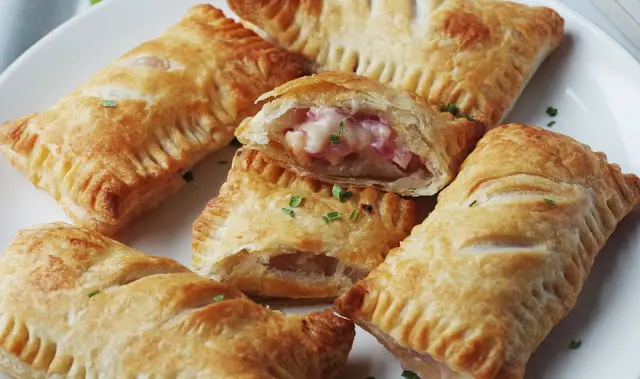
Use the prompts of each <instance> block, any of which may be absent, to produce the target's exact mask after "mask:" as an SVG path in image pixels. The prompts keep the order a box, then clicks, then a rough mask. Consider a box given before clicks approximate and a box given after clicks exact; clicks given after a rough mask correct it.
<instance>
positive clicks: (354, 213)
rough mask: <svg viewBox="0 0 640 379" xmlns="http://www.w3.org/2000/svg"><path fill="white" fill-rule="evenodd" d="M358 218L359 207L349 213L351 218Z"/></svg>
mask: <svg viewBox="0 0 640 379" xmlns="http://www.w3.org/2000/svg"><path fill="white" fill-rule="evenodd" d="M357 218H358V208H353V211H351V214H350V215H349V220H351V221H355V220H356V219H357Z"/></svg>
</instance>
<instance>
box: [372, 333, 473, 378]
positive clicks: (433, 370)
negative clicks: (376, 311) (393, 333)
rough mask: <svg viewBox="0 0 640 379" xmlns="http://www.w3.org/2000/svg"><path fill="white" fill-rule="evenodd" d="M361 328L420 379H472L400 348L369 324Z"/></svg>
mask: <svg viewBox="0 0 640 379" xmlns="http://www.w3.org/2000/svg"><path fill="white" fill-rule="evenodd" d="M363 326H364V328H365V329H366V330H368V331H369V332H370V333H371V334H373V335H374V337H376V338H377V339H378V341H380V342H381V343H382V344H383V345H384V346H385V347H386V348H387V349H388V350H389V351H391V353H393V355H395V356H396V357H397V358H398V359H399V360H400V362H402V367H403V368H404V369H405V370H409V371H412V372H414V373H416V374H417V375H418V376H419V377H420V378H422V379H472V377H471V376H470V375H468V374H463V373H460V372H457V371H454V370H452V369H450V368H449V367H448V366H447V365H445V364H444V363H441V362H438V361H436V360H435V359H433V358H432V357H431V356H430V355H429V354H421V353H418V352H416V351H415V350H411V349H407V348H405V347H402V346H400V345H399V344H398V343H397V342H396V341H395V340H394V339H393V338H391V337H389V336H387V335H385V334H384V333H382V332H381V331H380V330H379V329H378V328H376V327H374V326H372V325H371V324H369V323H365V325H363Z"/></svg>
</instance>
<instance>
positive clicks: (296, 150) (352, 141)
mask: <svg viewBox="0 0 640 379" xmlns="http://www.w3.org/2000/svg"><path fill="white" fill-rule="evenodd" d="M284 133H285V134H284V137H285V138H284V139H285V142H286V145H287V146H286V147H287V148H288V149H289V150H290V151H291V153H292V154H293V156H294V157H296V159H297V160H298V161H299V162H300V163H301V164H303V165H309V164H310V163H311V160H312V159H321V160H325V161H327V162H329V164H330V165H332V166H336V165H338V164H341V163H343V162H344V161H345V160H346V159H347V157H349V156H353V155H358V157H359V159H364V160H368V161H371V162H373V161H375V164H376V165H377V166H380V162H381V161H384V162H388V163H393V164H394V165H395V168H396V169H398V170H399V171H400V172H404V171H406V170H409V171H416V166H422V167H424V164H425V161H424V159H421V158H420V157H418V156H417V155H415V154H413V153H412V152H411V151H409V149H407V148H406V147H405V146H404V145H403V144H402V142H401V141H400V140H399V139H398V138H397V135H396V133H395V132H394V131H393V129H391V127H389V125H388V124H387V123H386V122H385V121H384V120H382V119H381V118H379V117H377V116H370V115H362V114H355V115H352V114H349V113H347V112H346V111H345V110H342V109H337V108H330V107H314V108H308V109H307V111H306V114H305V115H304V117H303V119H302V121H301V122H300V123H298V124H297V125H290V126H289V127H287V128H285V129H284ZM410 166H411V167H410ZM388 171H389V170H388ZM398 175H400V176H401V174H398V173H395V175H394V176H398Z"/></svg>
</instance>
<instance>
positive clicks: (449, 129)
mask: <svg viewBox="0 0 640 379" xmlns="http://www.w3.org/2000/svg"><path fill="white" fill-rule="evenodd" d="M259 100H261V101H269V102H268V103H267V104H265V105H264V107H263V108H262V110H260V112H258V114H256V115H255V116H254V117H250V118H247V119H245V120H244V121H243V122H242V124H241V125H240V126H239V127H238V129H237V130H236V136H237V137H238V139H239V140H240V141H241V142H243V143H244V144H245V145H247V147H249V148H252V149H259V150H260V151H262V152H263V153H264V154H266V155H268V156H269V157H270V158H272V159H274V160H276V161H277V162H278V163H279V164H280V165H282V166H284V167H285V168H287V169H289V170H292V171H294V172H295V173H297V174H299V175H308V176H311V177H313V178H317V179H319V180H322V181H325V182H332V183H338V184H344V185H355V186H375V187H378V188H381V189H383V190H385V191H392V192H396V193H399V194H402V195H409V196H425V195H434V194H435V193H437V192H438V191H439V190H440V189H442V188H443V187H444V186H446V185H447V184H448V183H449V182H450V181H451V180H452V179H453V178H454V177H455V175H456V173H457V172H458V168H459V166H460V164H461V163H462V161H463V160H464V158H465V157H466V156H467V154H469V153H470V152H471V150H472V149H473V147H474V146H475V144H476V142H477V141H478V140H479V139H480V137H481V136H482V134H483V133H484V131H485V128H484V126H483V124H482V123H481V122H478V121H470V120H468V119H466V118H455V117H454V116H453V115H451V114H450V113H447V112H436V111H435V110H434V109H432V108H431V107H429V106H428V105H427V104H426V102H425V101H424V100H423V99H421V98H420V97H419V96H416V95H415V94H413V93H411V92H408V91H400V90H394V89H392V88H390V87H388V86H386V85H383V84H381V83H379V82H377V81H375V80H372V79H369V78H367V77H363V76H358V75H355V74H351V73H340V72H324V73H320V74H316V75H312V76H306V77H302V78H298V79H295V80H292V81H289V82H287V83H285V84H283V85H281V86H279V87H277V88H276V89H274V90H273V91H271V92H268V93H266V94H264V95H262V96H261V97H260V98H259ZM310 106H315V107H337V108H344V109H348V110H350V111H353V112H358V111H366V112H374V113H376V114H378V115H379V117H381V118H382V119H384V120H385V121H386V122H387V124H388V125H389V126H390V127H391V128H392V129H393V130H394V131H395V132H396V133H397V135H398V136H399V138H400V139H401V140H402V141H403V143H404V144H405V146H406V147H407V148H408V149H409V150H410V151H411V152H412V153H414V154H416V155H418V156H419V157H423V158H425V159H426V160H427V162H428V168H429V170H430V171H431V176H429V177H427V178H424V177H415V178H413V177H411V176H409V175H408V176H407V177H405V178H402V179H399V180H395V181H393V180H384V179H376V178H368V177H349V176H337V175H331V174H329V173H327V172H325V171H323V168H322V167H321V166H313V165H311V166H309V165H303V164H302V163H300V162H299V161H298V160H297V159H296V158H294V157H293V156H292V155H291V153H290V151H289V149H287V148H285V147H284V146H283V142H281V141H280V140H281V139H282V138H283V137H282V133H281V131H280V129H278V126H277V125H276V126H271V125H270V124H271V123H272V121H273V120H274V119H276V118H277V117H280V116H281V115H282V114H283V113H285V112H286V111H287V110H291V109H295V108H304V107H310Z"/></svg>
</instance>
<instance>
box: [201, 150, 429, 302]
mask: <svg viewBox="0 0 640 379" xmlns="http://www.w3.org/2000/svg"><path fill="white" fill-rule="evenodd" d="M331 189H332V185H331V184H326V183H321V182H318V181H316V180H313V179H309V178H304V177H299V176H297V175H295V174H293V173H291V172H289V171H287V170H285V169H283V168H282V167H281V166H279V165H277V164H275V163H273V162H272V161H270V160H269V159H267V158H266V157H264V156H263V155H262V154H261V153H258V152H257V151H255V150H249V149H240V150H238V152H237V154H236V157H235V158H234V161H233V168H232V170H231V172H230V173H229V177H228V179H227V182H226V183H225V184H224V185H223V186H222V188H221V190H220V194H219V196H218V197H217V198H215V199H213V200H211V201H210V202H209V204H208V205H207V207H206V208H205V210H204V211H203V212H202V214H201V215H200V217H198V219H197V220H196V221H195V223H194V226H193V242H192V246H193V251H194V253H193V267H194V270H195V271H196V272H198V273H200V274H202V275H204V276H208V277H213V278H215V279H218V280H222V281H223V282H228V283H229V284H231V285H233V286H235V287H237V288H238V289H240V290H241V291H243V292H246V293H250V294H252V295H261V296H272V297H288V298H330V297H335V296H337V295H338V294H339V293H341V292H343V291H344V290H346V289H347V288H349V287H351V285H352V284H353V281H354V279H355V280H357V279H359V278H361V277H363V276H364V275H366V274H367V273H368V272H369V271H370V270H372V269H373V268H375V267H376V266H377V265H379V264H380V263H381V262H382V261H383V260H384V257H385V256H386V254H387V253H388V252H389V250H390V249H392V248H394V247H396V246H398V244H399V243H400V241H401V240H403V239H404V238H405V237H406V236H407V235H408V234H409V232H410V230H411V228H412V227H413V226H414V225H415V223H416V217H417V208H416V204H415V202H414V201H413V200H405V199H402V198H400V197H399V196H397V195H395V194H390V193H383V192H381V191H378V190H376V189H373V188H367V189H356V188H344V190H345V191H347V190H349V191H352V192H353V196H351V197H350V198H348V199H346V200H345V201H344V202H341V201H339V200H338V199H337V198H335V197H334V196H333V195H332V194H331ZM295 195H299V196H302V197H303V198H304V200H303V201H302V202H301V204H300V205H299V206H298V207H291V206H290V205H289V201H290V200H291V198H292V196H295ZM367 206H370V207H371V208H370V209H369V208H368V207H367ZM282 208H288V209H291V210H292V211H293V212H294V215H293V217H292V216H289V215H287V214H285V213H283V212H282ZM365 208H366V210H365ZM354 209H356V210H357V214H355V220H351V219H350V218H349V217H350V216H351V214H352V212H353V211H354ZM329 212H339V213H340V214H341V216H342V218H341V219H340V220H336V221H332V222H329V224H325V222H324V221H323V218H322V216H323V215H326V214H327V213H329ZM298 253H301V254H302V255H303V256H302V257H300V258H303V259H305V261H306V262H308V264H307V265H305V267H306V270H307V271H300V270H298V271H296V270H284V271H283V269H284V267H283V266H287V265H288V264H294V263H295V262H292V261H295V257H296V255H291V254H298ZM288 258H290V259H289V262H287V259H288ZM309 265H314V267H309ZM316 266H319V267H316Z"/></svg>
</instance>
